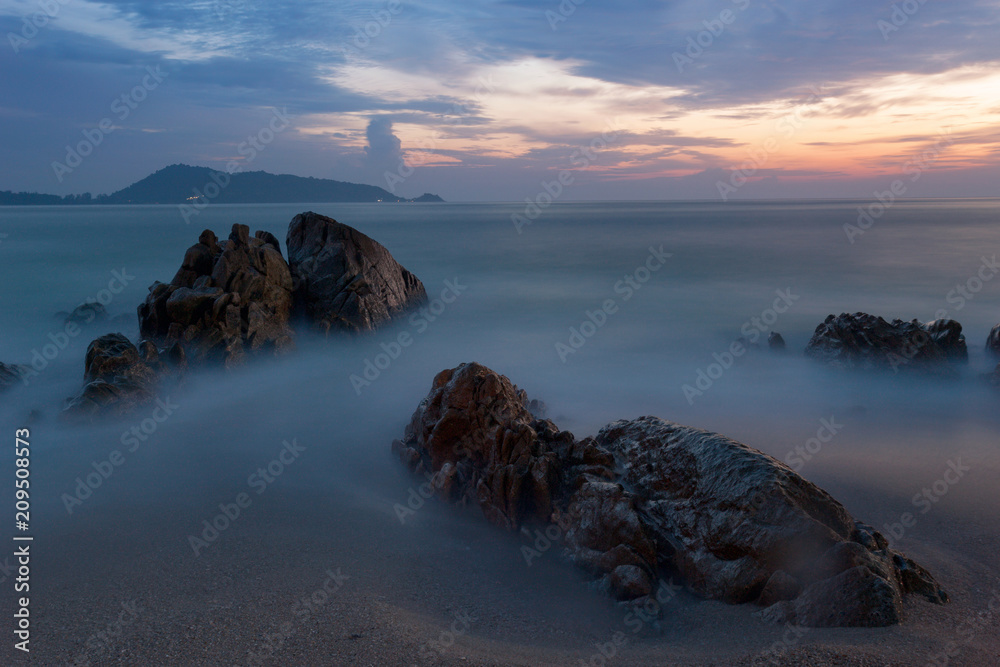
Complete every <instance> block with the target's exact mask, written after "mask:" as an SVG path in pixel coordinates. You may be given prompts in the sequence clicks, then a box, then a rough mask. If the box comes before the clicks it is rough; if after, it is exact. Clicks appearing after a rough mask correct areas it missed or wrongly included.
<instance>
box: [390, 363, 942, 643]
mask: <svg viewBox="0 0 1000 667" xmlns="http://www.w3.org/2000/svg"><path fill="white" fill-rule="evenodd" d="M528 406H529V401H528V399H527V396H526V395H525V393H524V392H523V391H521V390H519V389H518V388H517V387H515V386H514V385H513V384H512V383H511V382H510V380H508V379H507V378H506V377H503V376H501V375H498V374H497V373H495V372H493V371H491V370H489V369H488V368H485V367H483V366H481V365H479V364H463V365H461V366H459V367H457V368H455V369H452V370H446V371H443V372H441V373H439V374H438V376H437V377H436V378H435V379H434V383H433V386H432V388H431V392H430V393H429V394H428V396H427V397H426V398H425V399H424V400H423V401H421V403H420V406H419V407H418V408H417V410H416V412H415V413H414V415H413V418H412V420H411V422H410V425H409V426H408V427H407V429H406V433H405V437H404V438H403V440H397V441H394V442H393V451H394V452H396V454H397V455H398V456H399V457H400V458H401V460H403V461H404V463H405V464H406V465H407V466H408V467H409V468H410V469H411V470H413V471H414V472H416V473H419V474H421V475H428V476H430V478H431V479H432V480H434V485H435V487H436V488H438V489H439V493H440V495H442V496H443V497H445V498H449V499H452V500H456V501H468V502H471V503H473V504H478V505H479V506H480V508H481V509H482V511H483V514H484V515H485V516H486V518H487V519H488V520H489V521H491V522H492V523H494V524H497V525H499V526H502V527H504V528H508V529H514V528H518V527H520V526H522V525H524V524H526V523H535V524H545V523H548V524H554V526H555V527H558V535H559V537H560V539H561V541H562V545H563V547H565V552H566V554H567V555H568V556H569V558H570V559H571V560H573V561H574V562H575V563H576V564H577V565H579V566H580V567H582V568H584V569H585V570H586V571H588V572H590V573H591V574H593V575H594V576H596V577H599V578H600V579H601V582H602V583H603V585H604V586H605V587H606V588H607V590H608V591H609V592H610V593H611V594H612V595H614V596H615V597H616V598H617V599H620V600H632V599H637V598H642V597H644V596H648V595H650V593H651V591H653V590H654V589H655V588H656V587H657V586H656V584H657V580H658V579H666V578H667V577H668V576H672V575H675V574H679V575H680V576H681V577H682V579H683V580H684V581H685V583H686V584H687V586H688V588H690V589H691V590H693V591H694V592H696V593H698V594H700V595H702V596H704V597H708V598H714V599H719V600H725V601H728V602H733V603H738V602H750V601H757V603H758V604H760V605H762V606H765V607H767V608H766V609H765V610H764V611H763V612H762V614H764V615H765V617H766V618H771V619H773V620H777V621H787V622H794V623H799V624H803V625H816V626H828V625H868V626H878V625H886V624H891V623H898V622H899V618H900V612H899V610H900V601H901V599H902V596H903V595H905V594H909V593H917V594H920V595H922V596H923V597H925V598H926V599H928V600H929V601H932V602H937V603H942V602H945V601H946V600H947V595H946V594H945V593H944V591H942V590H941V588H940V586H939V585H938V584H937V582H936V581H935V580H934V578H933V577H932V576H931V575H930V573H928V572H927V571H926V570H925V569H923V568H922V567H920V566H919V565H917V564H916V563H914V562H913V561H912V560H910V559H908V558H906V557H905V556H903V555H902V554H900V553H898V552H895V551H893V550H891V549H889V547H888V543H887V541H886V540H885V538H884V537H883V536H882V535H880V534H879V533H878V532H877V531H875V530H873V529H872V528H871V527H870V526H867V525H866V524H864V523H861V522H858V521H855V520H854V518H853V517H851V515H850V514H849V513H848V512H847V510H846V509H844V507H843V506H842V505H840V503H838V502H837V501H836V500H834V499H833V498H832V497H831V496H830V495H829V494H827V493H826V492H825V491H823V490H822V489H820V488H819V487H817V486H816V485H814V484H812V483H810V482H808V481H806V480H805V479H803V478H802V477H800V476H799V475H798V474H797V473H795V472H794V471H793V470H791V469H790V468H788V467H787V466H786V465H784V464H783V463H781V462H779V461H777V460H775V459H773V458H772V457H770V456H768V455H766V454H764V453H763V452H760V451H758V450H756V449H753V448H752V447H748V446H746V445H744V444H742V443H739V442H736V441H735V440H731V439H729V438H726V437H724V436H721V435H718V434H715V433H710V432H708V431H703V430H701V429H695V428H691V427H686V426H681V425H679V424H674V423H671V422H667V421H664V420H661V419H658V418H656V417H642V418H640V419H636V420H632V421H618V422H614V423H612V424H609V425H608V426H606V427H604V428H603V429H601V431H600V433H599V434H598V436H597V438H596V439H594V438H587V439H585V440H581V441H576V440H575V439H574V438H573V435H572V434H571V433H568V432H565V431H559V430H558V428H557V427H556V426H555V424H553V423H552V422H551V421H547V420H540V419H536V418H534V417H533V416H532V415H531V413H530V412H529V411H528ZM551 530H553V527H552V526H549V527H548V529H547V530H546V534H547V535H548V532H549V531H551Z"/></svg>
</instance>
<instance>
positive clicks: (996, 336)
mask: <svg viewBox="0 0 1000 667" xmlns="http://www.w3.org/2000/svg"><path fill="white" fill-rule="evenodd" d="M986 353H987V354H989V355H993V356H994V357H1000V324H998V325H996V326H995V327H993V328H992V329H991V330H990V335H989V337H987V339H986Z"/></svg>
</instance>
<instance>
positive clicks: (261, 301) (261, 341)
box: [139, 224, 293, 365]
mask: <svg viewBox="0 0 1000 667" xmlns="http://www.w3.org/2000/svg"><path fill="white" fill-rule="evenodd" d="M279 248H280V246H279V244H278V241H277V239H276V238H275V237H274V236H273V235H272V234H269V233H267V232H257V235H256V237H254V238H250V229H249V228H248V227H247V226H246V225H239V224H236V225H233V229H232V233H231V234H230V235H229V240H228V241H223V242H221V243H220V242H219V240H218V238H217V237H216V236H215V234H214V233H213V232H212V231H211V230H205V231H203V232H202V233H201V236H200V237H199V239H198V243H197V244H195V245H193V246H191V247H190V248H188V250H187V252H186V253H185V254H184V261H183V262H182V263H181V267H180V269H178V271H177V273H176V274H175V275H174V277H173V279H172V280H171V281H170V284H169V285H165V284H163V283H159V282H157V283H154V284H153V285H152V286H151V287H150V288H149V295H148V296H147V297H146V301H145V302H144V303H143V304H142V305H141V306H139V330H140V334H141V335H142V336H143V337H144V338H147V339H148V340H150V341H151V342H152V343H154V344H155V345H156V346H157V347H160V348H172V349H173V350H174V351H173V352H172V353H171V354H172V356H173V357H177V355H179V354H183V355H184V358H185V359H186V358H187V356H188V355H190V358H191V359H193V360H194V361H199V362H200V361H205V360H218V361H222V362H224V363H225V364H227V365H233V364H238V363H240V362H241V361H243V359H244V357H245V354H246V353H247V352H260V351H265V350H274V351H281V350H285V349H287V348H289V347H290V346H291V345H292V335H293V334H292V330H291V328H290V327H289V324H288V321H289V317H290V315H291V309H292V278H291V273H290V271H289V269H288V265H287V264H286V263H285V260H284V258H283V257H282V256H281V252H280V250H279ZM177 345H181V346H183V347H185V348H187V352H186V353H184V352H178V351H177V350H178V349H179V348H177V347H175V346H177Z"/></svg>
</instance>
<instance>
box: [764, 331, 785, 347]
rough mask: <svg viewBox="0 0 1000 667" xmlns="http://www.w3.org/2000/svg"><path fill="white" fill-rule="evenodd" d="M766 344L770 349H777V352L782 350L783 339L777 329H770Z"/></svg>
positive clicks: (783, 345)
mask: <svg viewBox="0 0 1000 667" xmlns="http://www.w3.org/2000/svg"><path fill="white" fill-rule="evenodd" d="M767 346H768V347H769V348H770V349H772V350H777V351H778V352H784V351H785V339H784V338H783V337H782V335H781V334H780V333H778V332H777V331H772V332H771V333H770V334H768V336H767Z"/></svg>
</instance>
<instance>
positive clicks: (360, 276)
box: [286, 212, 427, 332]
mask: <svg viewBox="0 0 1000 667" xmlns="http://www.w3.org/2000/svg"><path fill="white" fill-rule="evenodd" d="M286 244H287V246H288V265H289V267H290V268H291V272H292V277H293V280H294V283H295V302H296V308H297V309H299V310H301V311H302V312H303V313H304V315H305V316H306V317H307V318H308V319H309V320H310V321H311V322H312V323H313V324H314V325H315V326H317V327H318V328H319V329H321V330H323V331H325V332H329V331H330V330H331V329H340V330H344V331H351V332H359V331H372V330H374V329H376V328H378V327H379V326H381V325H382V324H384V323H386V322H388V321H389V320H390V319H392V318H393V317H396V316H398V315H400V314H403V313H405V312H407V311H409V310H411V309H412V308H414V307H416V306H419V305H420V304H422V303H424V302H426V301H427V293H426V292H425V291H424V286H423V284H422V283H421V282H420V280H418V279H417V277H416V276H414V275H413V274H412V273H410V272H409V271H407V270H406V269H404V268H403V267H402V266H400V264H399V263H398V262H397V261H396V260H395V259H393V257H392V255H391V254H389V251H388V250H386V249H385V248H384V247H382V245H380V244H379V243H377V242H375V241H374V240H372V239H370V238H368V237H367V236H365V235H364V234H362V233H361V232H359V231H357V230H356V229H353V228H351V227H348V226H347V225H343V224H341V223H339V222H337V221H336V220H333V219H332V218H327V217H326V216H322V215H318V214H316V213H312V212H309V213H302V214H300V215H297V216H295V217H294V218H293V219H292V222H291V224H290V225H289V227H288V237H287V240H286Z"/></svg>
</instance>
